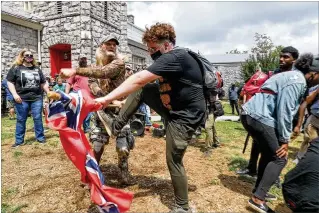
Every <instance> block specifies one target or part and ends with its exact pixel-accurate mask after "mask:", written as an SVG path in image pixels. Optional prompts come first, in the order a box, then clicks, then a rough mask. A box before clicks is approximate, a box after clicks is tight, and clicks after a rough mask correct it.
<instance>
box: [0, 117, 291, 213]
mask: <svg viewBox="0 0 319 213" xmlns="http://www.w3.org/2000/svg"><path fill="white" fill-rule="evenodd" d="M232 123H235V124H232ZM232 123H231V122H228V123H226V124H218V125H217V126H218V129H217V130H220V131H221V129H223V130H224V131H223V132H221V133H220V137H221V140H222V142H223V141H224V142H223V146H222V147H221V148H217V149H215V150H214V151H213V154H212V155H211V156H209V157H207V156H205V155H204V153H203V152H202V151H201V148H202V147H203V146H204V142H203V141H199V142H197V143H196V144H194V145H190V146H189V147H188V150H187V152H186V155H185V157H184V164H185V167H186V171H187V175H188V183H189V198H190V204H191V206H193V207H194V208H195V209H196V211H197V212H253V211H252V210H251V209H249V208H248V207H247V201H248V199H249V196H250V195H251V190H252V187H253V183H252V182H251V181H250V180H246V179H243V178H239V177H238V176H237V175H236V174H235V172H234V171H230V161H232V159H234V156H235V157H236V156H242V155H241V149H242V144H243V139H244V138H245V133H244V131H243V129H242V128H241V126H240V124H238V123H237V122H232ZM28 127H30V125H29V126H28ZM234 128H235V129H236V128H237V130H236V132H235V133H230V131H229V130H228V129H234ZM13 132H14V125H13V126H11V125H9V124H8V123H7V119H2V133H3V134H5V136H3V135H2V150H1V153H2V156H1V161H2V172H1V177H2V183H1V186H2V190H1V194H2V212H96V209H95V207H94V205H92V203H91V201H90V193H89V191H88V190H87V189H85V188H84V187H83V186H82V185H81V182H80V174H79V172H78V171H77V169H76V168H75V167H74V166H73V164H72V163H71V161H70V160H69V159H68V158H67V156H66V154H65V153H64V150H63V148H62V146H61V144H60V142H59V139H58V136H57V133H56V132H53V131H51V130H49V132H48V133H46V136H47V143H46V144H38V143H35V142H34V143H33V141H34V133H33V132H32V131H30V130H29V131H28V133H27V136H26V138H27V139H26V142H27V144H26V145H24V146H21V147H18V148H15V149H13V148H11V145H12V144H13V142H14V139H13ZM10 134H11V137H10ZM249 148H250V145H249ZM232 150H235V151H232ZM249 152H250V149H248V150H247V151H246V153H245V155H244V158H245V159H248V155H249ZM129 165H130V172H131V175H132V183H133V184H132V185H131V186H125V187H123V186H120V185H119V183H118V181H117V180H118V174H119V170H118V168H117V155H116V152H115V144H114V140H111V142H110V144H109V145H108V146H107V147H106V149H105V153H104V155H103V157H102V162H101V169H102V171H103V173H104V175H105V178H106V185H109V186H113V187H119V188H122V189H123V190H129V191H132V192H134V194H135V195H134V200H133V203H132V206H131V209H130V211H129V212H168V211H169V209H170V207H171V206H172V205H173V201H174V199H173V189H172V185H171V181H170V176H169V173H168V170H167V167H166V163H165V141H164V139H162V138H160V139H158V138H153V137H151V136H150V135H148V134H147V135H145V136H144V137H142V138H141V137H140V138H137V140H136V147H135V149H134V150H133V151H132V152H131V157H130V159H129ZM270 206H271V207H272V208H273V209H275V210H276V212H282V213H288V212H290V210H289V209H288V208H287V207H285V205H284V203H283V200H282V198H280V199H279V200H278V201H275V202H273V203H270Z"/></svg>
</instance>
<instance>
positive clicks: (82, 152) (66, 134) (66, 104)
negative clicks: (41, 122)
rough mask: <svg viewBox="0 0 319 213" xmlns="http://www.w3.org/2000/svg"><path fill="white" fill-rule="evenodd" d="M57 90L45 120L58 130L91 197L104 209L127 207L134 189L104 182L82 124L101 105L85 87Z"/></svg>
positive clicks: (113, 211) (114, 212)
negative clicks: (128, 190)
mask: <svg viewBox="0 0 319 213" xmlns="http://www.w3.org/2000/svg"><path fill="white" fill-rule="evenodd" d="M58 94H59V95H60V96H61V98H60V100H57V101H54V102H53V103H51V104H48V105H46V123H47V125H48V127H49V128H51V129H53V130H57V131H58V132H59V135H60V140H61V143H62V146H63V148H64V150H65V153H66V154H67V156H68V157H69V159H70V160H71V161H72V162H73V164H74V165H75V166H76V168H77V169H78V170H79V171H80V173H81V181H82V182H83V183H85V184H87V185H88V186H89V188H90V191H91V200H92V201H93V202H94V203H95V204H97V206H98V208H99V210H100V211H101V212H105V213H118V212H126V211H128V210H129V208H130V205H131V203H132V200H133V193H131V192H126V191H123V190H120V189H116V188H112V187H108V186H105V185H104V176H103V174H102V172H101V170H100V168H99V166H98V164H97V162H96V160H95V158H94V154H93V152H92V150H91V147H90V144H89V142H88V140H87V138H86V136H85V134H84V132H83V130H82V128H81V126H82V123H83V120H84V119H85V117H86V116H87V115H88V113H89V112H92V111H97V110H100V109H101V108H102V105H100V104H97V103H95V102H94V100H93V99H92V98H91V97H90V95H89V94H87V92H86V91H81V90H79V91H78V92H75V93H70V94H65V93H63V92H61V91H58Z"/></svg>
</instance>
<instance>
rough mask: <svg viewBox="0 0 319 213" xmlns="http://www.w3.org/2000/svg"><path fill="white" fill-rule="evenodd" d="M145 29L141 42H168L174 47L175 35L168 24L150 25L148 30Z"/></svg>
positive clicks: (172, 28)
mask: <svg viewBox="0 0 319 213" xmlns="http://www.w3.org/2000/svg"><path fill="white" fill-rule="evenodd" d="M145 28H146V31H145V33H144V35H143V42H144V43H147V42H150V41H152V42H159V41H163V40H169V41H170V42H172V43H173V44H174V45H175V42H176V34H175V30H174V27H173V26H172V25H170V24H166V23H159V22H157V23H156V24H155V25H152V26H151V27H150V28H147V27H145Z"/></svg>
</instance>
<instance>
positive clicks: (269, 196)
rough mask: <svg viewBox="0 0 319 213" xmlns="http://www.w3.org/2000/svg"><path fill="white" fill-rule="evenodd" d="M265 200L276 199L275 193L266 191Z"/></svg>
mask: <svg viewBox="0 0 319 213" xmlns="http://www.w3.org/2000/svg"><path fill="white" fill-rule="evenodd" d="M265 200H266V201H274V200H277V197H276V196H275V195H272V194H270V193H267V194H266V196H265Z"/></svg>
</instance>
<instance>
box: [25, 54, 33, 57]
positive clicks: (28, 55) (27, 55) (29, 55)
mask: <svg viewBox="0 0 319 213" xmlns="http://www.w3.org/2000/svg"><path fill="white" fill-rule="evenodd" d="M24 57H28V58H33V55H31V54H26V55H24Z"/></svg>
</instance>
